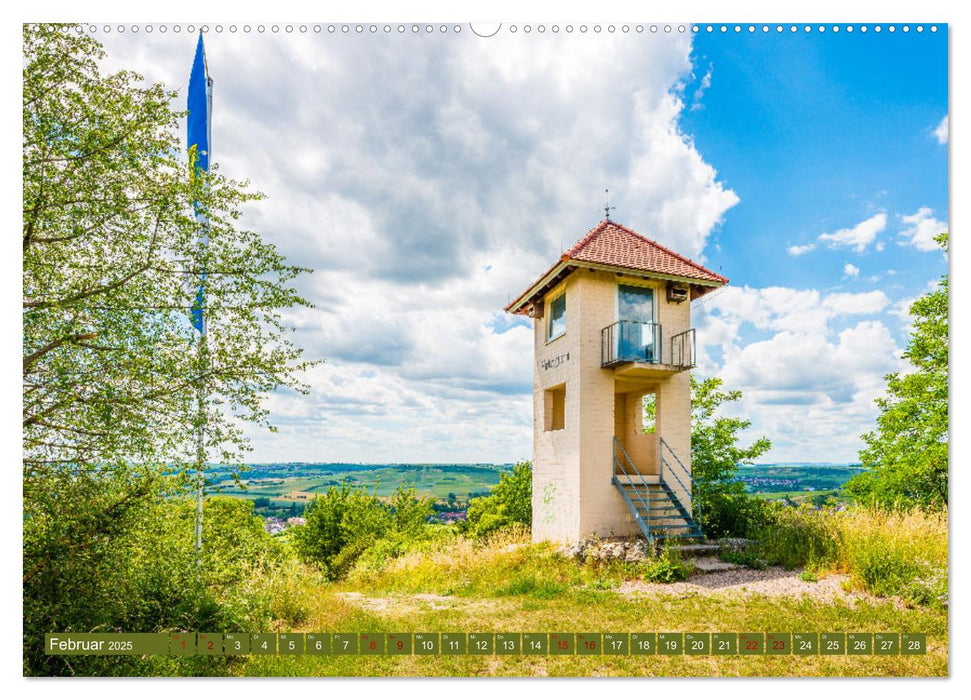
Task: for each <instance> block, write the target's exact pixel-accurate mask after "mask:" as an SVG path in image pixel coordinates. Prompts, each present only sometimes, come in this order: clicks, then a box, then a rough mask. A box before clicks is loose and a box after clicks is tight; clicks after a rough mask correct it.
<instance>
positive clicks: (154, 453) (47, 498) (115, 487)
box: [22, 25, 306, 643]
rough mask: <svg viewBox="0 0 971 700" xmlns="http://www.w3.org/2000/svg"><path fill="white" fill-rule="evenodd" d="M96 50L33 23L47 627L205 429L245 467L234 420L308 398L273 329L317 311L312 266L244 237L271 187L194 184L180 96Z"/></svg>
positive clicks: (33, 516)
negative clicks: (198, 323) (271, 404)
mask: <svg viewBox="0 0 971 700" xmlns="http://www.w3.org/2000/svg"><path fill="white" fill-rule="evenodd" d="M103 57H104V52H103V50H102V47H101V45H100V44H99V43H98V42H97V41H95V40H94V39H92V38H90V37H89V36H87V35H85V34H83V33H81V32H78V31H76V30H75V28H74V27H72V26H62V25H25V26H24V28H23V162H22V165H23V230H22V233H23V280H22V281H23V387H24V388H23V502H24V561H23V566H24V568H23V583H24V607H25V615H28V614H30V615H32V616H33V617H32V619H36V620H38V625H39V627H38V629H42V628H43V626H44V623H42V622H40V619H41V618H40V617H39V616H40V615H42V614H43V609H41V608H37V609H33V608H32V606H33V603H34V601H41V600H51V599H53V598H56V597H57V596H64V597H68V596H74V595H76V594H77V592H78V591H82V592H83V591H86V590H88V586H87V585H86V582H87V578H86V577H85V576H86V575H85V573H84V570H83V569H81V568H78V567H77V566H75V563H76V562H80V561H85V562H87V564H88V566H89V570H90V567H95V566H101V565H102V564H104V562H106V561H108V560H109V559H110V556H111V555H110V547H111V543H112V542H116V541H121V539H123V538H124V537H125V533H126V532H130V531H131V528H132V527H134V526H135V525H136V524H137V523H138V522H139V521H140V518H141V517H143V515H144V512H145V509H146V508H153V507H155V505H156V504H158V502H159V499H163V498H167V497H172V496H174V495H177V494H178V493H179V491H180V489H181V488H182V487H183V486H185V482H184V481H183V480H180V479H179V478H170V477H169V476H167V475H168V474H172V473H176V474H178V473H179V472H180V470H184V469H185V468H187V467H189V466H190V465H192V464H193V463H194V462H195V461H196V459H197V452H196V434H197V429H198V428H199V427H200V425H202V426H204V427H205V435H206V444H205V451H206V453H207V454H209V455H211V456H212V457H214V458H217V459H219V461H221V462H223V463H238V462H239V461H241V457H242V455H243V454H244V453H245V451H246V449H247V443H246V441H245V439H244V437H243V432H242V425H243V423H245V422H248V421H250V422H256V423H258V424H262V425H265V426H267V427H269V424H268V414H267V412H266V410H265V409H264V408H263V399H264V397H265V396H266V394H267V393H268V392H270V391H272V390H274V389H276V388H278V387H281V386H284V387H291V388H294V389H297V390H304V387H303V386H302V385H301V383H300V382H299V380H298V379H297V377H298V373H299V372H300V370H302V369H303V368H304V367H305V366H306V363H303V362H301V361H300V352H299V350H298V349H297V348H295V347H294V346H293V344H292V342H291V341H290V339H289V332H290V330H291V329H290V328H288V327H287V325H286V324H285V323H284V321H283V317H282V312H283V311H284V310H285V309H287V308H290V307H292V306H294V305H300V304H305V303H306V302H304V301H303V300H302V299H301V298H300V297H299V296H298V295H297V294H296V293H295V291H294V290H293V288H292V287H291V285H290V282H291V281H292V280H293V278H294V277H295V276H296V275H298V274H299V273H300V272H301V271H302V270H301V269H300V268H297V267H294V266H291V265H287V264H286V263H285V261H284V259H283V258H282V257H281V255H280V254H279V253H278V252H277V251H276V250H275V249H274V248H273V246H271V245H269V244H267V243H266V242H264V241H263V240H262V239H261V238H260V236H259V234H257V233H256V232H253V231H249V230H246V229H244V228H241V227H240V225H239V221H240V217H241V216H242V213H243V209H244V207H245V206H246V205H247V204H249V203H252V202H256V201H258V200H259V199H260V198H261V195H260V194H258V193H255V192H252V191H250V190H249V189H248V188H247V185H246V184H245V183H241V182H236V181H233V180H229V179H227V178H225V177H223V176H221V175H220V174H219V172H218V166H214V168H213V172H212V173H211V174H209V175H206V176H200V177H196V178H195V179H194V180H193V181H191V182H190V180H189V177H188V167H187V162H186V157H185V155H184V154H185V144H184V143H183V142H182V141H181V140H180V133H179V129H178V126H179V119H180V116H181V115H182V114H183V112H182V111H181V110H180V109H177V108H176V107H174V106H173V100H174V99H175V98H176V94H175V93H174V92H170V91H167V90H165V89H164V87H163V86H161V85H157V84H156V85H146V84H145V83H144V81H143V80H142V78H141V76H138V75H137V74H135V73H132V72H130V71H120V72H118V73H113V74H110V75H109V74H104V73H102V72H101V71H100V69H99V66H98V62H99V60H100V59H102V58H103ZM186 70H188V65H187V66H186ZM194 206H196V207H198V208H199V209H200V210H201V211H202V212H203V213H205V214H206V215H207V216H208V219H209V228H208V244H207V245H202V244H200V242H199V235H198V234H199V231H198V226H197V224H196V222H195V218H194ZM203 271H206V273H207V276H208V279H207V283H206V315H207V320H208V330H209V333H208V342H207V344H206V345H205V346H204V347H203V348H200V347H199V341H198V336H197V334H196V332H195V330H194V329H193V328H192V327H191V325H190V323H189V310H190V308H191V306H192V304H193V301H194V297H195V293H196V289H197V288H198V286H199V283H200V280H201V279H202V272H203ZM200 395H203V396H205V397H206V398H205V400H204V401H202V402H201V405H200V402H199V400H198V397H199V396H200ZM190 537H191V536H190ZM65 572H74V573H76V574H77V575H78V576H79V577H80V578H78V579H77V580H69V579H67V578H65V575H64V573H65ZM132 575H134V574H132ZM52 586H55V587H57V588H56V589H51V587H52ZM82 595H83V594H82ZM82 602H83V598H82ZM28 611H29V612H28ZM35 613H36V615H35ZM46 625H47V626H48V628H49V629H58V628H61V629H63V628H66V626H70V625H71V619H70V617H69V616H60V617H57V618H55V617H51V618H50V619H48V620H47V622H46ZM32 643H33V642H32Z"/></svg>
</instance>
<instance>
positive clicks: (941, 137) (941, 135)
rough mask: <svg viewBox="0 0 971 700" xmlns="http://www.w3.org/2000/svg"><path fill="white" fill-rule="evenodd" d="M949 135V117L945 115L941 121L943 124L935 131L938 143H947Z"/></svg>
mask: <svg viewBox="0 0 971 700" xmlns="http://www.w3.org/2000/svg"><path fill="white" fill-rule="evenodd" d="M947 135H948V130H947V115H946V114H945V115H944V118H943V119H941V123H940V124H938V125H937V128H935V129H934V136H935V138H937V142H938V143H941V144H944V143H947Z"/></svg>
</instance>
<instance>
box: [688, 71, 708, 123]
mask: <svg viewBox="0 0 971 700" xmlns="http://www.w3.org/2000/svg"><path fill="white" fill-rule="evenodd" d="M711 71H712V66H711V65H709V66H708V72H706V73H705V75H704V76H703V77H702V78H701V83H699V85H698V89H697V90H695V94H694V104H692V105H691V111H693V112H694V111H697V110H699V109H704V108H705V106H704V105H703V104H702V103H701V97H702V95H704V94H705V90H707V89H708V88H710V87H711Z"/></svg>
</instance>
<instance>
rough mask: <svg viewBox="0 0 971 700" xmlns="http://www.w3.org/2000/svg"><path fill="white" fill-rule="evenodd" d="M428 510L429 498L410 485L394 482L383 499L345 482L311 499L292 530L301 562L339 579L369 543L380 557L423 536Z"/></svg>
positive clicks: (397, 551) (430, 510)
mask: <svg viewBox="0 0 971 700" xmlns="http://www.w3.org/2000/svg"><path fill="white" fill-rule="evenodd" d="M431 512H432V508H431V501H430V499H422V498H418V497H417V496H416V494H415V490H414V489H413V488H411V487H404V486H400V487H398V489H397V490H396V491H395V493H394V494H393V495H392V496H391V498H390V499H389V501H388V502H387V503H384V502H382V501H381V500H380V499H379V498H378V497H377V494H376V493H369V492H368V491H367V489H366V488H364V487H360V488H354V487H352V486H351V485H350V483H348V482H346V481H345V482H344V483H343V484H342V485H341V486H340V487H337V488H331V489H329V490H328V491H327V492H326V493H324V494H322V495H318V496H316V497H315V498H314V500H313V501H312V502H311V503H310V505H309V506H308V507H307V513H306V518H307V522H306V524H305V525H303V526H300V527H297V528H295V529H294V532H293V535H292V539H293V542H294V545H295V546H296V549H297V552H298V554H299V555H300V557H301V558H302V559H303V560H304V561H307V562H310V563H313V564H315V565H317V566H319V567H320V569H321V570H322V571H323V572H324V574H325V575H326V576H327V577H328V578H331V579H340V578H343V577H344V576H346V575H347V573H348V572H349V571H350V570H351V569H352V568H353V567H354V565H355V563H356V562H357V560H358V559H359V558H360V557H361V556H362V555H364V554H365V553H366V552H367V551H368V550H369V549H370V548H372V547H374V548H376V549H377V550H379V551H380V553H381V554H382V555H383V556H388V555H394V556H397V555H398V554H400V553H401V552H402V551H403V546H402V545H403V544H404V542H406V541H407V540H409V539H412V540H413V539H419V538H421V537H422V536H423V535H424V532H425V529H426V525H425V523H426V521H427V520H428V517H429V516H430V515H431Z"/></svg>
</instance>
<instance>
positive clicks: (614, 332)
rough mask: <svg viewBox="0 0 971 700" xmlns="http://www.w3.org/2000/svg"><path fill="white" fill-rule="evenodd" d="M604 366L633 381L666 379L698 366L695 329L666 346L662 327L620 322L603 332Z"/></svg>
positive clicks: (645, 323)
mask: <svg viewBox="0 0 971 700" xmlns="http://www.w3.org/2000/svg"><path fill="white" fill-rule="evenodd" d="M600 366H601V367H608V368H609V367H613V368H616V369H617V373H618V374H626V375H629V376H631V377H663V376H668V375H671V374H675V373H676V372H683V371H684V370H686V369H690V368H692V367H694V366H695V329H694V328H690V329H688V330H686V331H683V332H681V333H677V334H675V335H673V336H671V337H670V338H668V340H667V344H665V342H664V333H663V329H662V328H661V324H660V323H647V322H644V321H616V322H615V323H611V324H610V325H609V326H607V327H606V328H604V329H603V330H602V331H600Z"/></svg>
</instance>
